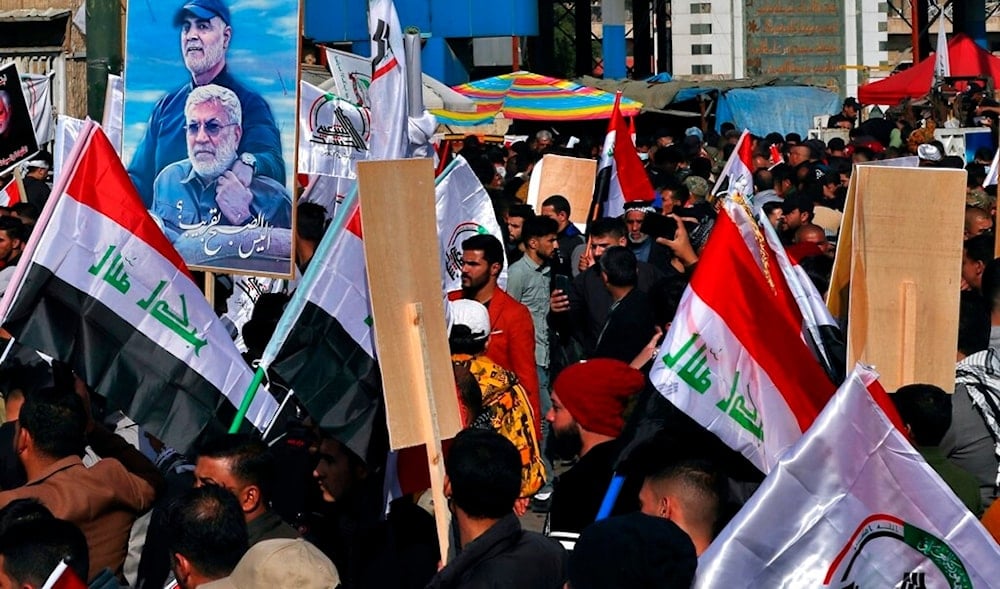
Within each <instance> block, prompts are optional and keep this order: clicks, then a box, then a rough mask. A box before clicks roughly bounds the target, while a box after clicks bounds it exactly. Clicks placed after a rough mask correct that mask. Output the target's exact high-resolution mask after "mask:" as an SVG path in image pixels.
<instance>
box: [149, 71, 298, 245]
mask: <svg viewBox="0 0 1000 589" xmlns="http://www.w3.org/2000/svg"><path fill="white" fill-rule="evenodd" d="M184 114H185V119H184V120H185V122H184V124H183V125H182V128H181V130H182V131H183V132H184V134H185V136H186V138H187V159H183V160H181V161H179V162H175V163H173V164H170V165H169V166H167V167H166V168H164V169H163V172H161V173H160V175H159V176H157V177H156V182H155V184H154V185H153V208H152V213H153V214H154V215H155V216H156V217H157V218H159V219H160V221H162V223H163V229H164V232H165V233H166V234H167V237H168V238H170V241H172V242H173V241H176V240H177V238H178V237H179V236H180V235H181V234H182V233H184V232H185V231H188V230H201V229H203V228H207V227H209V228H210V227H212V226H242V225H247V224H248V223H252V222H253V221H254V220H256V222H257V224H258V225H261V224H263V223H266V224H267V225H269V226H271V227H283V228H289V227H291V226H292V225H291V216H292V201H291V198H289V196H288V193H287V192H286V191H285V188H284V187H283V186H282V185H280V184H278V183H277V182H275V181H274V180H272V179H270V178H267V177H264V176H254V177H253V178H252V180H251V182H250V185H249V186H245V185H244V184H243V182H242V181H241V180H240V178H239V177H237V175H236V173H235V172H233V170H232V166H233V163H234V162H235V161H236V160H237V147H238V146H239V144H240V139H241V137H242V136H243V127H242V109H241V108H240V100H239V98H237V97H236V93H235V92H233V91H232V90H229V89H228V88H223V87H222V86H216V85H215V84H209V85H207V86H199V87H197V88H195V89H194V90H192V91H191V94H190V95H189V96H188V98H187V102H186V104H185V107H184Z"/></svg>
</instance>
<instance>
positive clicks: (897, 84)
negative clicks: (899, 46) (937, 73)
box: [858, 34, 1000, 105]
mask: <svg viewBox="0 0 1000 589" xmlns="http://www.w3.org/2000/svg"><path fill="white" fill-rule="evenodd" d="M934 58H935V55H934V54H933V53H931V54H930V56H929V57H927V59H924V60H923V61H921V62H920V63H918V64H916V65H914V66H913V67H911V68H910V69H908V70H904V71H902V72H899V73H898V74H895V75H893V76H889V77H888V78H886V79H884V80H879V81H877V82H872V83H871V84H865V85H864V86H861V87H860V88H858V100H859V101H860V102H861V103H862V104H888V105H895V104H898V103H899V102H901V101H903V100H904V99H906V98H922V97H923V96H925V95H926V94H927V93H928V92H930V91H931V84H932V83H933V80H934ZM948 59H949V60H950V61H951V75H953V76H991V77H992V78H993V79H994V80H1000V59H998V58H996V57H993V55H992V54H990V52H989V51H986V50H985V49H982V48H981V47H979V46H978V45H976V42H975V41H973V40H972V39H970V38H969V37H966V36H965V35H963V34H957V35H955V36H953V37H952V38H951V39H950V40H949V41H948Z"/></svg>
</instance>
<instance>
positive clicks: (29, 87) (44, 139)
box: [21, 74, 53, 146]
mask: <svg viewBox="0 0 1000 589" xmlns="http://www.w3.org/2000/svg"><path fill="white" fill-rule="evenodd" d="M52 75H53V74H44V75H43V74H21V89H22V90H23V91H24V101H25V102H26V103H27V104H28V112H29V113H31V125H32V126H33V127H34V128H35V138H36V139H38V145H39V146H41V145H42V144H45V143H48V142H49V141H52V122H53V121H52Z"/></svg>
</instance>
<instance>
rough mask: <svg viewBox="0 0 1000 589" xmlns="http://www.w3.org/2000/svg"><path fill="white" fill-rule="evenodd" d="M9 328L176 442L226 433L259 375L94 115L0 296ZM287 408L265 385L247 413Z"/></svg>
mask: <svg viewBox="0 0 1000 589" xmlns="http://www.w3.org/2000/svg"><path fill="white" fill-rule="evenodd" d="M0 318H2V321H3V327H4V329H6V330H7V331H9V332H10V333H11V334H13V335H14V337H15V338H16V339H17V340H18V341H20V342H21V343H22V344H25V345H27V346H29V347H32V348H34V349H36V350H38V351H40V352H43V353H45V354H48V355H50V356H52V357H54V358H57V359H59V360H62V361H64V362H67V363H68V364H69V365H70V366H72V368H73V369H74V371H76V372H77V374H79V375H80V376H81V378H83V380H84V381H86V382H87V383H88V384H90V385H91V386H92V387H94V388H95V389H96V390H97V391H98V392H99V393H100V394H101V395H102V396H104V397H105V398H106V399H107V402H108V406H109V408H110V409H112V410H116V409H120V410H122V411H124V412H125V413H126V414H127V415H128V416H129V417H131V418H132V419H133V420H135V421H136V422H137V423H139V424H140V425H142V426H143V427H145V428H146V429H147V430H148V431H149V432H150V433H152V434H153V435H155V436H156V437H158V438H160V439H161V440H163V441H165V442H167V443H168V444H170V445H172V446H174V447H175V448H178V449H181V450H183V449H186V448H188V447H190V446H191V445H192V444H194V443H195V442H196V441H198V439H199V438H201V437H203V436H206V435H209V434H215V433H222V432H225V431H226V428H227V426H228V424H229V423H230V422H231V421H232V418H233V416H234V415H235V413H236V409H235V407H234V405H238V404H239V403H240V401H241V400H242V398H243V393H244V392H245V391H246V390H247V388H248V387H249V385H250V382H251V379H252V373H251V372H250V369H249V367H248V366H247V365H246V363H245V362H244V361H243V358H242V357H241V356H240V353H239V351H238V350H237V349H236V346H235V344H233V341H232V340H231V339H230V337H229V334H228V333H227V331H226V329H225V327H224V326H223V325H222V323H221V322H220V321H219V319H218V317H216V315H215V313H214V312H213V310H212V308H211V307H210V306H209V305H208V302H207V301H206V300H205V297H204V295H203V294H202V293H201V291H200V290H199V289H198V287H197V285H196V284H195V283H194V282H193V281H192V278H191V274H190V273H189V272H188V269H187V267H186V266H185V265H184V262H183V261H182V260H181V257H180V255H179V254H178V253H177V251H176V250H174V249H173V247H172V246H171V245H170V243H169V242H168V241H167V238H166V237H165V236H164V234H163V231H162V230H161V229H160V228H159V227H158V226H157V225H156V222H155V221H154V220H153V218H152V217H150V216H149V213H147V212H146V209H145V207H143V205H142V201H141V200H140V199H139V196H138V195H137V194H136V192H135V188H134V186H133V185H132V182H131V181H130V180H129V177H128V174H127V173H126V171H125V168H124V167H122V163H121V160H119V159H118V154H117V153H115V150H114V148H113V147H112V146H111V143H110V142H109V141H108V139H107V137H105V135H104V133H103V132H102V131H101V130H100V128H99V127H98V126H97V125H96V124H95V123H92V122H89V121H88V122H87V123H86V124H85V126H84V128H83V130H82V131H81V133H80V137H79V140H78V141H77V145H76V147H75V148H74V151H73V154H72V155H71V157H70V159H69V160H68V162H67V164H66V167H65V170H64V174H62V176H61V177H60V179H59V181H58V184H57V186H56V188H55V189H54V190H53V191H52V198H50V199H49V201H48V203H46V206H45V210H44V211H43V212H42V216H41V218H40V219H39V221H38V224H37V226H36V227H35V230H34V232H33V234H32V237H31V239H30V240H29V241H28V245H27V248H26V249H25V252H24V254H23V256H22V259H21V262H20V263H19V264H18V267H17V271H16V273H15V274H14V277H13V278H12V280H11V284H10V286H9V287H8V288H7V291H6V294H5V295H4V299H3V301H2V303H0ZM276 410H277V403H276V402H275V401H274V399H273V397H271V395H270V394H269V393H267V391H265V390H260V391H259V394H257V395H256V396H255V399H254V402H253V404H252V405H251V407H250V411H249V412H248V413H247V419H248V420H249V421H250V422H251V423H253V424H254V425H255V426H256V427H258V428H259V429H263V427H264V426H266V424H267V423H268V421H269V420H270V419H271V418H272V417H273V415H274V414H275V412H276Z"/></svg>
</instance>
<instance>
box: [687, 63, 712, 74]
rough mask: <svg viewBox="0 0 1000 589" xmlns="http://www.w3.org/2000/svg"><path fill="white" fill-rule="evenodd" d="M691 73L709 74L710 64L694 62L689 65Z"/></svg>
mask: <svg viewBox="0 0 1000 589" xmlns="http://www.w3.org/2000/svg"><path fill="white" fill-rule="evenodd" d="M691 73H692V74H695V75H698V74H701V75H704V74H711V73H712V65H711V64H696V65H692V66H691Z"/></svg>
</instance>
